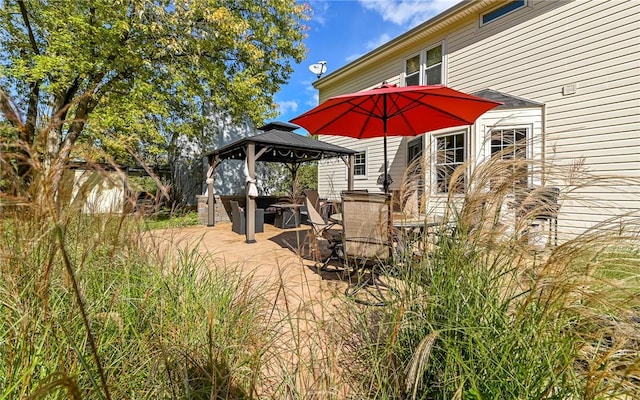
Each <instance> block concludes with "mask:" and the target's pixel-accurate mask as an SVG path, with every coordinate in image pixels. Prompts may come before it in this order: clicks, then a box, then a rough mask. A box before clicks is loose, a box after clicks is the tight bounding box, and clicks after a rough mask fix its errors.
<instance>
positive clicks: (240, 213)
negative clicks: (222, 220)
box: [229, 200, 264, 235]
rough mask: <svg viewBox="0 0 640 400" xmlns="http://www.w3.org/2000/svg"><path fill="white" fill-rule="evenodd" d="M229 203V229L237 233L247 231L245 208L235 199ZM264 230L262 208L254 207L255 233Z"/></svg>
mask: <svg viewBox="0 0 640 400" xmlns="http://www.w3.org/2000/svg"><path fill="white" fill-rule="evenodd" d="M229 204H230V205H231V224H232V225H231V230H232V231H233V232H235V233H237V234H240V235H244V234H245V233H247V220H246V218H245V216H246V215H245V214H246V212H245V210H244V208H243V207H240V206H239V205H238V202H237V201H234V200H231V201H229ZM260 232H264V209H262V208H256V233H260Z"/></svg>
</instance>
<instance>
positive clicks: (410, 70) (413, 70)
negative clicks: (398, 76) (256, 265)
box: [404, 54, 420, 86]
mask: <svg viewBox="0 0 640 400" xmlns="http://www.w3.org/2000/svg"><path fill="white" fill-rule="evenodd" d="M404 82H405V86H415V85H419V84H420V54H417V55H415V56H413V57H411V58H410V59H408V60H407V61H405V77H404Z"/></svg>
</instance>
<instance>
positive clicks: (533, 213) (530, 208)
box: [516, 187, 560, 247]
mask: <svg viewBox="0 0 640 400" xmlns="http://www.w3.org/2000/svg"><path fill="white" fill-rule="evenodd" d="M559 197H560V188H557V187H539V188H529V189H527V190H526V192H525V193H520V194H519V195H517V197H516V203H517V210H516V217H517V218H519V219H524V220H525V221H530V222H531V226H534V225H535V224H537V222H536V221H539V220H542V221H545V222H546V223H547V224H548V228H549V232H548V236H547V242H549V243H552V245H553V246H554V247H555V246H557V245H558V212H559V211H560V204H559V202H558V198H559Z"/></svg>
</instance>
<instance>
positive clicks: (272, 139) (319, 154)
mask: <svg viewBox="0 0 640 400" xmlns="http://www.w3.org/2000/svg"><path fill="white" fill-rule="evenodd" d="M298 128H299V126H297V125H293V124H289V123H286V122H271V123H268V124H266V125H264V126H262V127H260V128H258V129H259V130H260V131H263V133H260V134H258V135H255V136H249V137H245V138H242V139H240V140H237V141H235V142H233V143H230V144H228V145H226V146H223V147H221V148H219V149H217V150H214V151H212V152H211V153H208V154H206V157H207V162H208V165H209V171H208V172H207V192H208V199H207V202H208V204H209V207H208V216H207V219H208V221H207V225H208V226H213V225H215V213H214V207H213V204H214V194H213V172H214V171H215V169H216V167H217V166H218V164H219V163H220V162H221V161H223V160H246V161H247V169H248V173H249V176H248V177H247V178H248V179H251V180H255V163H256V161H265V162H278V163H285V164H287V166H288V168H289V170H290V171H291V174H292V176H293V179H294V181H295V178H296V173H297V171H298V167H299V166H300V164H301V163H304V162H308V161H317V160H321V159H324V158H335V157H340V158H341V159H342V160H343V161H344V162H345V164H346V165H347V166H348V168H349V174H348V176H349V177H348V183H347V184H348V188H349V190H352V189H353V159H354V154H355V153H357V151H355V150H351V149H347V148H344V147H340V146H336V145H333V144H329V143H325V142H322V141H320V140H316V139H314V138H311V137H308V136H302V135H299V134H297V133H295V132H293V131H294V130H296V129H298ZM247 189H248V188H247ZM246 192H247V194H246V214H247V229H246V241H247V243H255V228H256V227H255V210H256V203H255V200H254V198H252V197H250V196H249V190H247V191H246Z"/></svg>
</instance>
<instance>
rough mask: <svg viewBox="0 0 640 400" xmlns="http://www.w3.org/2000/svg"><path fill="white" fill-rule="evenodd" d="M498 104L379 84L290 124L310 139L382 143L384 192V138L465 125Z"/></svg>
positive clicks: (436, 88) (445, 91) (440, 90)
mask: <svg viewBox="0 0 640 400" xmlns="http://www.w3.org/2000/svg"><path fill="white" fill-rule="evenodd" d="M500 104H502V103H498V102H495V101H491V100H488V99H484V98H482V97H477V96H472V95H469V94H466V93H462V92H459V91H457V90H454V89H451V88H448V87H446V86H440V85H432V86H405V87H399V86H396V85H387V84H383V85H382V86H381V87H379V88H375V89H371V90H365V91H362V92H356V93H350V94H344V95H340V96H335V97H331V98H329V99H328V100H327V101H325V102H324V103H322V104H320V105H319V106H317V107H315V108H313V109H311V110H309V111H307V112H305V113H304V114H302V115H300V116H298V117H296V118H294V119H292V120H291V122H293V123H295V124H298V125H300V126H302V127H303V128H305V129H306V130H307V131H309V133H311V134H314V135H337V136H348V137H353V138H357V139H365V138H375V137H384V181H383V182H384V184H383V185H384V191H385V192H388V191H389V181H388V177H387V136H388V135H391V136H417V135H420V134H422V133H425V132H429V131H434V130H437V129H442V128H450V127H455V126H463V125H471V124H473V123H474V122H475V120H476V119H477V118H478V117H479V116H480V115H482V114H484V113H485V112H487V111H488V110H490V109H492V108H493V107H496V106H498V105H500Z"/></svg>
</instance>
